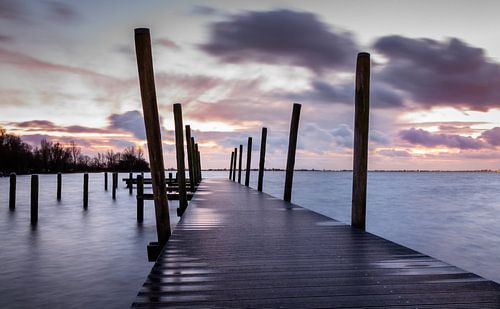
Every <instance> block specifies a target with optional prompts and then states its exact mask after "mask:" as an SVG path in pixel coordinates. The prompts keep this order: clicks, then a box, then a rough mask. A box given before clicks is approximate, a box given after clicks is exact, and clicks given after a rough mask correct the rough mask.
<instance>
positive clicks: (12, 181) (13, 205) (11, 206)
mask: <svg viewBox="0 0 500 309" xmlns="http://www.w3.org/2000/svg"><path fill="white" fill-rule="evenodd" d="M9 209H10V210H14V209H16V174H15V173H11V174H10V188H9Z"/></svg>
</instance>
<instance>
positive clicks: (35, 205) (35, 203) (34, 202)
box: [31, 175, 38, 224]
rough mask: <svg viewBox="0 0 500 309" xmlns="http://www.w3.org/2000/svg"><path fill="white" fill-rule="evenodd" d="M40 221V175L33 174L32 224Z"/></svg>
mask: <svg viewBox="0 0 500 309" xmlns="http://www.w3.org/2000/svg"><path fill="white" fill-rule="evenodd" d="M37 222H38V175H31V224H37Z"/></svg>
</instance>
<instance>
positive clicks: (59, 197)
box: [57, 173, 62, 201]
mask: <svg viewBox="0 0 500 309" xmlns="http://www.w3.org/2000/svg"><path fill="white" fill-rule="evenodd" d="M61 191H62V174H61V173H57V200H58V201H60V200H61V193H62V192H61Z"/></svg>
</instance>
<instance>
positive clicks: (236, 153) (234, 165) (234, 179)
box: [233, 147, 238, 181]
mask: <svg viewBox="0 0 500 309" xmlns="http://www.w3.org/2000/svg"><path fill="white" fill-rule="evenodd" d="M237 160H238V148H236V147H235V148H234V162H233V181H236V161H237Z"/></svg>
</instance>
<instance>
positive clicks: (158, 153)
mask: <svg viewBox="0 0 500 309" xmlns="http://www.w3.org/2000/svg"><path fill="white" fill-rule="evenodd" d="M135 51H136V55H137V68H138V72H139V84H140V88H141V99H142V109H143V113H144V124H145V127H146V137H147V142H148V152H149V161H150V166H151V179H152V182H153V196H154V203H155V214H156V233H157V236H158V243H159V244H158V246H157V247H156V248H154V244H153V245H152V246H151V247H150V248H151V250H152V252H153V251H154V254H153V253H152V255H151V256H150V257H153V256H154V255H157V254H159V252H160V250H161V248H163V246H164V245H165V243H166V242H167V240H168V238H169V237H170V234H171V231H170V217H169V212H168V200H167V188H166V184H165V167H164V164H163V150H162V142H161V131H160V119H159V116H158V104H157V102H156V89H155V81H154V70H153V56H152V51H151V36H150V33H149V29H146V28H138V29H135Z"/></svg>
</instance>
